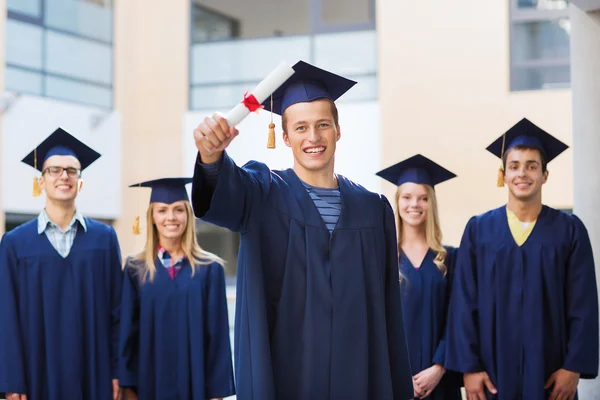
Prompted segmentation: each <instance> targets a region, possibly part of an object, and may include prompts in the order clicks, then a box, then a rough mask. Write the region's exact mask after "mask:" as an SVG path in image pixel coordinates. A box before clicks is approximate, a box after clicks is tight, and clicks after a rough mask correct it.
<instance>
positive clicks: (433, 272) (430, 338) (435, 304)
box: [400, 247, 461, 400]
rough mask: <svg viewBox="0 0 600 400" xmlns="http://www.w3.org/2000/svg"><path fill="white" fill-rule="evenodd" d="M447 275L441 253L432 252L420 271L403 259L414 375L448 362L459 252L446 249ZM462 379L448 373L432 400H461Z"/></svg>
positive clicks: (404, 311) (402, 290)
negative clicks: (438, 259) (441, 265)
mask: <svg viewBox="0 0 600 400" xmlns="http://www.w3.org/2000/svg"><path fill="white" fill-rule="evenodd" d="M446 250H447V255H446V260H445V262H444V264H445V265H446V268H447V273H446V276H444V274H443V273H442V271H440V270H439V268H438V267H437V266H436V265H435V263H434V260H435V257H436V256H437V253H436V252H434V251H433V250H429V252H428V253H427V255H426V256H425V258H424V259H423V262H422V263H421V265H420V266H418V268H415V266H413V265H412V263H411V262H410V260H409V259H408V257H406V256H405V255H404V254H402V255H401V256H400V272H401V273H402V276H403V279H402V282H401V284H400V293H401V296H402V316H403V318H404V326H405V328H406V341H407V344H408V352H409V354H410V365H411V368H412V373H413V375H416V374H418V373H419V372H421V371H423V370H425V369H427V368H429V367H431V366H432V365H433V364H440V365H442V366H443V365H444V362H445V359H446V316H447V312H448V303H449V299H450V290H449V289H450V287H451V286H450V285H451V282H452V279H451V277H452V273H453V270H454V260H455V249H454V248H452V247H446ZM460 387H461V376H460V374H458V373H456V372H454V371H446V373H445V374H444V376H443V377H442V379H441V380H440V383H439V384H438V386H437V388H436V389H435V390H434V391H433V392H432V393H431V395H430V396H429V397H428V399H431V400H454V399H457V400H460V399H461V395H460Z"/></svg>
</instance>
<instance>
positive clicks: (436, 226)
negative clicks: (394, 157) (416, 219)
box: [395, 184, 448, 279]
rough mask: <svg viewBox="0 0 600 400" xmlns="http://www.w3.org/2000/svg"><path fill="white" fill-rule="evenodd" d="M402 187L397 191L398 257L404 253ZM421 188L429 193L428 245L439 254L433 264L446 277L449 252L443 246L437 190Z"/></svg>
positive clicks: (426, 231)
mask: <svg viewBox="0 0 600 400" xmlns="http://www.w3.org/2000/svg"><path fill="white" fill-rule="evenodd" d="M402 186H403V185H400V186H398V189H396V207H395V214H396V228H397V230H398V232H397V234H398V255H400V253H401V252H402V248H401V247H400V243H402V218H400V210H399V209H398V200H399V199H400V195H401V193H402ZM421 186H422V187H423V188H425V191H426V192H427V204H428V206H429V207H428V211H427V219H426V220H425V237H426V240H427V245H428V246H429V248H430V249H431V250H433V251H435V252H437V255H436V256H435V259H434V260H433V262H434V263H435V265H436V267H438V269H439V270H440V271H442V273H443V274H444V276H446V273H447V272H448V268H447V267H446V264H444V263H445V261H446V255H447V252H446V249H445V248H444V246H443V245H442V229H441V228H440V218H439V214H438V206H437V198H436V197H435V190H433V187H431V186H429V185H423V184H422V185H421ZM400 279H402V276H400Z"/></svg>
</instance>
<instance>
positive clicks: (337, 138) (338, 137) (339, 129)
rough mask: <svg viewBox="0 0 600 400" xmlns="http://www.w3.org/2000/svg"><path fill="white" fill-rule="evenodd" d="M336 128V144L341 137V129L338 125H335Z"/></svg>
mask: <svg viewBox="0 0 600 400" xmlns="http://www.w3.org/2000/svg"><path fill="white" fill-rule="evenodd" d="M336 128H337V133H336V134H335V141H336V142H337V141H338V140H340V138H341V137H342V129H341V128H340V126H339V125H337V126H336Z"/></svg>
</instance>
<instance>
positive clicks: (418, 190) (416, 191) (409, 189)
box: [399, 182, 427, 196]
mask: <svg viewBox="0 0 600 400" xmlns="http://www.w3.org/2000/svg"><path fill="white" fill-rule="evenodd" d="M399 190H400V194H410V195H412V196H424V195H427V188H426V187H425V185H422V184H420V183H413V182H406V183H403V184H402V185H401V186H400V189H399Z"/></svg>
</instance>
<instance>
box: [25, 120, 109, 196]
mask: <svg viewBox="0 0 600 400" xmlns="http://www.w3.org/2000/svg"><path fill="white" fill-rule="evenodd" d="M52 156H73V157H75V158H76V159H77V160H78V161H79V163H80V164H81V170H82V171H83V170H84V169H86V168H87V167H89V166H90V165H91V164H92V163H93V162H94V161H96V160H97V159H98V158H100V153H98V152H97V151H95V150H94V149H92V148H91V147H89V146H87V145H86V144H85V143H83V142H81V141H80V140H78V139H77V138H76V137H74V136H73V135H71V134H69V133H68V132H67V131H65V130H64V129H62V128H58V129H56V130H55V131H54V132H52V134H50V136H48V137H47V138H46V139H45V140H44V141H43V142H42V143H40V144H39V145H38V146H37V147H36V148H34V149H33V150H32V151H31V153H29V154H27V155H26V156H25V158H23V159H22V160H21V162H24V163H25V164H27V165H30V166H32V167H33V168H35V169H37V170H38V171H40V172H43V170H42V168H43V165H44V163H45V162H46V160H47V159H49V158H50V157H52ZM40 194H41V189H40V186H39V182H38V178H34V179H33V195H34V196H36V197H37V196H39V195H40Z"/></svg>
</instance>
